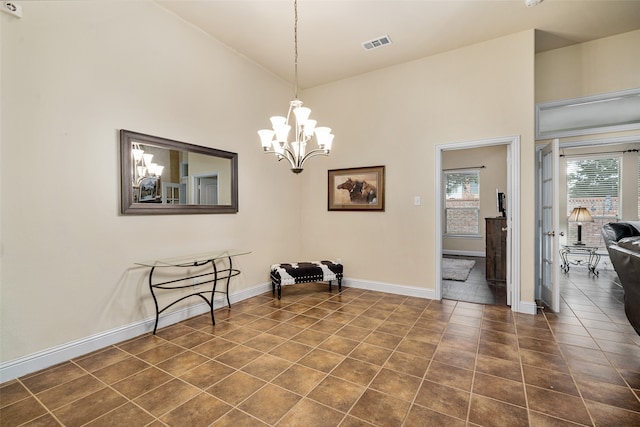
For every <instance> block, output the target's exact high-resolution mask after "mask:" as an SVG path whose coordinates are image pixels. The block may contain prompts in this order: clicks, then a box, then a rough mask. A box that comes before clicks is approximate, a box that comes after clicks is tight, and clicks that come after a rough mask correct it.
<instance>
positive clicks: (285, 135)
mask: <svg viewBox="0 0 640 427" xmlns="http://www.w3.org/2000/svg"><path fill="white" fill-rule="evenodd" d="M293 11H294V25H293V36H294V37H293V38H294V74H295V99H294V100H293V101H291V102H290V103H289V111H288V112H287V116H286V117H283V116H273V117H271V126H272V127H273V129H262V130H259V131H258V135H260V140H261V142H262V149H263V150H264V152H265V153H272V154H275V155H276V157H277V158H278V160H283V159H287V160H288V161H289V164H290V165H291V171H292V172H293V173H300V172H302V169H303V165H304V162H306V161H307V159H310V158H311V157H315V156H321V155H322V156H328V155H329V153H330V152H331V144H332V143H333V137H334V135H333V134H332V133H331V128H328V127H321V126H318V127H316V124H317V122H316V121H315V120H311V119H309V115H310V114H311V110H310V109H309V108H307V107H303V106H302V101H300V100H299V99H298V0H295V1H294V3H293ZM291 113H293V116H292V115H291ZM292 119H295V120H293V121H295V123H292ZM292 127H293V131H294V134H295V139H292V140H291V142H289V132H290V131H291V129H292ZM314 134H315V139H316V143H317V144H318V148H316V149H313V150H310V151H307V143H308V142H310V141H311V140H312V139H313V136H314Z"/></svg>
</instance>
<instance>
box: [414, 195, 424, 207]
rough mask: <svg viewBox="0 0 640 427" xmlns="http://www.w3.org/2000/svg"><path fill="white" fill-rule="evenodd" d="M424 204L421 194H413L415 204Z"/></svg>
mask: <svg viewBox="0 0 640 427" xmlns="http://www.w3.org/2000/svg"><path fill="white" fill-rule="evenodd" d="M421 204H422V199H421V198H420V196H413V205H414V206H420V205H421Z"/></svg>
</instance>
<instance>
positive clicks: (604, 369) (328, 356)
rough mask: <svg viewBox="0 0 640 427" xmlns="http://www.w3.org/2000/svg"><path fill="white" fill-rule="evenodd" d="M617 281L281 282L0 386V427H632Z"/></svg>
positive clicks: (576, 275)
mask: <svg viewBox="0 0 640 427" xmlns="http://www.w3.org/2000/svg"><path fill="white" fill-rule="evenodd" d="M615 278H616V276H615V274H614V273H607V272H602V273H601V274H600V277H598V278H593V277H589V276H588V275H587V274H586V272H581V271H580V270H579V269H575V270H574V269H572V270H571V272H570V274H569V275H567V276H563V285H562V298H563V304H562V311H561V313H559V314H554V313H550V312H548V311H546V310H541V311H540V313H539V314H538V315H535V316H533V315H523V314H514V313H512V312H511V311H510V310H509V308H507V307H503V306H497V305H480V304H473V303H467V302H457V301H450V300H443V301H442V302H437V301H431V300H424V299H419V298H412V297H404V296H399V295H391V294H384V293H380V292H373V291H367V290H360V289H353V288H346V289H344V290H343V291H342V294H337V293H336V291H335V288H334V291H333V293H329V292H328V291H327V286H326V284H323V285H317V284H310V285H309V284H308V285H296V286H287V287H285V288H284V289H283V297H282V300H281V301H278V300H277V299H274V298H272V297H271V294H264V295H260V296H257V297H254V298H251V299H248V300H245V301H243V302H240V303H237V304H234V305H233V306H232V308H231V310H228V309H220V310H218V311H216V319H217V324H216V326H212V325H211V324H210V319H209V316H207V315H201V316H197V317H195V318H192V319H189V320H187V321H184V322H182V323H180V324H177V325H173V326H170V327H167V328H164V329H162V330H160V331H159V333H158V335H157V336H153V335H150V334H146V335H143V336H141V337H138V338H136V339H132V340H130V341H126V342H122V343H119V344H117V345H113V346H110V347H108V348H105V349H103V350H100V351H98V352H95V353H92V354H89V355H86V356H83V357H79V358H77V359H73V360H70V361H68V362H65V363H62V364H60V365H58V366H55V367H52V368H49V369H46V370H44V371H41V372H37V373H34V374H31V375H27V376H25V377H22V378H19V379H16V380H13V381H9V382H7V383H4V384H1V385H0V425H1V426H19V425H25V426H26V425H28V426H57V425H66V426H81V425H88V426H164V425H167V426H189V427H193V426H210V425H215V426H226V425H233V426H261V425H262V426H269V425H271V426H275V425H277V426H401V425H403V426H441V425H453V426H455V425H459V426H465V425H467V426H471V425H473V426H527V425H531V426H543V425H544V426H561V425H562V426H573V425H613V426H633V425H640V400H639V399H638V396H639V394H640V339H639V338H640V337H639V336H638V335H637V334H636V333H635V331H634V330H633V329H632V328H631V327H630V326H629V324H628V322H627V321H626V318H625V316H624V311H623V308H622V303H621V295H622V293H621V289H620V288H619V286H618V285H617V284H616V283H615V280H614V279H615Z"/></svg>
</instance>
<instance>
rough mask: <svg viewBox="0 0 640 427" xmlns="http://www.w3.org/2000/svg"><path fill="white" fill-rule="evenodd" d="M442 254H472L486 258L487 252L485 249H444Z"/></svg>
mask: <svg viewBox="0 0 640 427" xmlns="http://www.w3.org/2000/svg"><path fill="white" fill-rule="evenodd" d="M442 255H457V256H472V257H479V258H485V256H486V253H485V252H484V251H457V250H443V251H442Z"/></svg>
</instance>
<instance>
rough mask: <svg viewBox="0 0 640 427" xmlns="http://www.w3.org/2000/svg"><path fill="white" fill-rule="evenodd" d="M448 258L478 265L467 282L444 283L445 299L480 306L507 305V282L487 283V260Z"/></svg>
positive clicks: (443, 295) (449, 281)
mask: <svg viewBox="0 0 640 427" xmlns="http://www.w3.org/2000/svg"><path fill="white" fill-rule="evenodd" d="M447 258H458V259H470V260H474V261H475V262H476V263H475V265H474V266H473V269H472V270H471V273H469V277H468V278H467V280H466V281H464V282H460V281H456V280H443V281H442V297H443V298H446V299H451V300H456V301H465V302H475V303H478V304H495V305H507V287H506V284H505V282H493V281H487V279H486V274H485V258H480V257H470V256H447Z"/></svg>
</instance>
